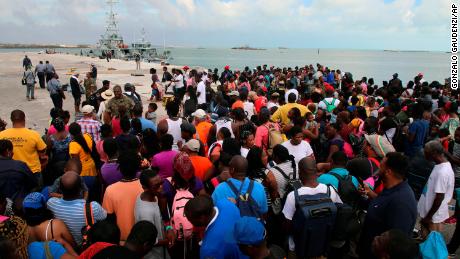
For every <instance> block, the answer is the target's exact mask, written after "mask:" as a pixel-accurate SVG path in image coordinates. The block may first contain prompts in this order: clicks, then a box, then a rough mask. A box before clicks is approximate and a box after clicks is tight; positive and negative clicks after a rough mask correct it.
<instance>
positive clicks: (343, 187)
mask: <svg viewBox="0 0 460 259" xmlns="http://www.w3.org/2000/svg"><path fill="white" fill-rule="evenodd" d="M327 174H329V175H332V176H334V177H335V178H337V180H338V181H339V184H338V189H337V193H338V194H339V196H340V198H341V199H342V201H343V202H344V203H346V204H348V205H351V206H354V205H356V203H357V201H358V199H359V197H360V195H359V192H358V190H357V189H356V187H355V185H354V184H353V177H352V176H351V175H345V176H341V175H339V174H337V173H334V172H328V173H327Z"/></svg>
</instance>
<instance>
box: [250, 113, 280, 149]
mask: <svg viewBox="0 0 460 259" xmlns="http://www.w3.org/2000/svg"><path fill="white" fill-rule="evenodd" d="M259 121H260V123H261V125H260V126H259V127H257V130H256V136H255V139H254V145H255V146H258V147H260V148H262V149H263V150H264V151H266V150H267V148H268V145H269V143H268V138H269V135H268V129H270V128H275V129H276V130H278V131H279V130H280V129H279V126H278V124H276V123H273V122H271V121H270V111H269V110H268V109H267V108H266V107H262V109H260V113H259Z"/></svg>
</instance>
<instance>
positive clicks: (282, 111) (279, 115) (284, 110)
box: [272, 93, 309, 125]
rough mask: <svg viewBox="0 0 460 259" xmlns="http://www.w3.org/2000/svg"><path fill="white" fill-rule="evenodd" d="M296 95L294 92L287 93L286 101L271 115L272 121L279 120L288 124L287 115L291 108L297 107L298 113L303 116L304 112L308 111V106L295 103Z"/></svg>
mask: <svg viewBox="0 0 460 259" xmlns="http://www.w3.org/2000/svg"><path fill="white" fill-rule="evenodd" d="M296 100H297V97H296V95H295V94H294V93H290V94H289V95H288V103H286V104H285V105H283V106H281V107H279V108H278V110H276V112H275V113H274V114H273V115H272V121H274V122H281V124H284V125H286V124H288V123H289V121H290V119H289V117H288V114H289V111H290V110H291V109H292V108H298V109H299V110H300V114H301V115H302V116H305V113H307V112H309V110H308V108H307V107H305V106H303V105H302V104H298V103H296Z"/></svg>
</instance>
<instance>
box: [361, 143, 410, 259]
mask: <svg viewBox="0 0 460 259" xmlns="http://www.w3.org/2000/svg"><path fill="white" fill-rule="evenodd" d="M408 166H409V161H408V158H407V157H406V156H404V155H403V154H401V153H397V152H390V153H388V154H386V156H385V157H384V158H383V160H382V162H380V171H379V175H380V177H382V181H383V186H384V189H383V191H382V192H381V193H380V194H379V195H378V196H377V197H376V198H374V199H373V200H371V201H370V203H369V207H368V209H367V214H366V219H365V220H364V225H363V230H362V231H361V239H360V243H359V246H358V250H359V255H360V258H375V255H372V252H371V247H372V246H371V244H372V241H373V240H374V238H375V237H376V236H379V235H381V234H382V233H384V232H385V231H388V230H391V229H398V230H401V231H402V232H403V233H404V234H406V235H407V236H408V237H411V235H412V231H413V229H414V226H415V221H416V220H417V202H416V201H415V196H414V192H413V191H412V189H411V187H410V186H409V183H408V182H407V180H405V178H406V172H407V170H408ZM365 192H366V194H369V192H370V190H369V188H365Z"/></svg>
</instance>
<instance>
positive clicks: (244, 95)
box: [240, 91, 256, 119]
mask: <svg viewBox="0 0 460 259" xmlns="http://www.w3.org/2000/svg"><path fill="white" fill-rule="evenodd" d="M240 100H241V101H242V102H243V109H244V112H245V113H246V117H247V118H248V119H251V117H252V115H254V114H256V108H255V107H254V103H253V102H251V101H248V92H247V91H241V93H240Z"/></svg>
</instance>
